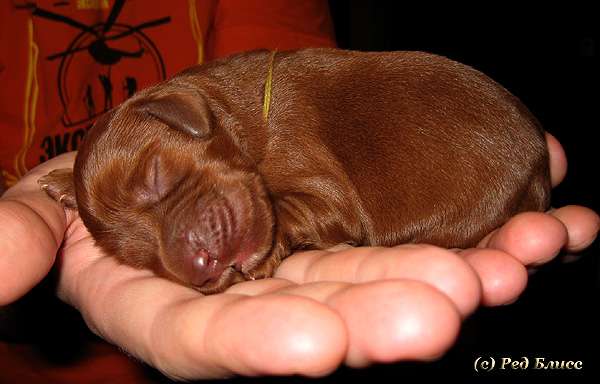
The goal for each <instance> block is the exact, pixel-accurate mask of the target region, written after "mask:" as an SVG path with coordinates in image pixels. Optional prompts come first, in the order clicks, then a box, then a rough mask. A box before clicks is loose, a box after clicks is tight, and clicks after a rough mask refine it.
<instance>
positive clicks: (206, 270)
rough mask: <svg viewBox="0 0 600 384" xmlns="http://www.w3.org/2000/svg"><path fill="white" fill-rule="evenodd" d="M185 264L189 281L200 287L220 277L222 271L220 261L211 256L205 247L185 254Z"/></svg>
mask: <svg viewBox="0 0 600 384" xmlns="http://www.w3.org/2000/svg"><path fill="white" fill-rule="evenodd" d="M184 264H185V271H186V275H187V277H188V279H189V282H190V283H191V284H193V285H195V286H198V287H200V286H202V285H204V284H206V283H207V282H208V281H209V280H211V279H215V278H218V277H219V276H220V275H221V273H222V270H219V269H220V268H219V261H218V260H217V259H214V258H212V257H210V253H209V252H208V251H207V250H206V249H204V248H202V249H200V250H198V251H197V252H195V253H190V254H187V255H185V256H184ZM221 269H222V268H221Z"/></svg>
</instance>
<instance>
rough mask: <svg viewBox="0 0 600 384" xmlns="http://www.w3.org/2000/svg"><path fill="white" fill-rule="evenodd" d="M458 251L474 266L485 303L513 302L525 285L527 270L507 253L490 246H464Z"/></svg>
mask: <svg viewBox="0 0 600 384" xmlns="http://www.w3.org/2000/svg"><path fill="white" fill-rule="evenodd" d="M460 255H461V256H462V257H464V259H465V260H466V261H467V262H468V263H469V264H470V265H471V266H472V267H473V269H475V271H476V272H477V274H478V275H479V279H480V280H481V285H482V298H481V303H482V304H483V305H486V306H496V305H505V304H510V303H513V302H514V301H516V300H517V299H518V297H519V296H520V295H521V293H523V290H525V287H526V286H527V280H528V275H527V270H526V269H525V267H524V266H523V264H521V262H520V261H519V260H517V259H515V258H514V257H512V256H510V255H509V254H507V253H505V252H502V251H498V250H493V249H474V248H471V249H466V250H464V251H460Z"/></svg>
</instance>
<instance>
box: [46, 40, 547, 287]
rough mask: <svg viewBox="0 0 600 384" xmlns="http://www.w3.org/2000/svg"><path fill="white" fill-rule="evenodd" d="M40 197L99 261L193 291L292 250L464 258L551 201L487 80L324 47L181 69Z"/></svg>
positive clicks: (538, 151) (540, 168)
mask: <svg viewBox="0 0 600 384" xmlns="http://www.w3.org/2000/svg"><path fill="white" fill-rule="evenodd" d="M73 181H74V183H73ZM41 184H42V187H43V188H44V189H45V190H46V191H47V192H48V193H49V194H50V195H51V196H52V197H54V198H56V199H57V200H60V201H62V202H63V203H64V204H65V205H66V206H68V207H71V208H77V209H78V210H79V214H80V216H81V218H82V219H83V222H84V223H85V225H86V226H87V228H88V229H89V230H90V232H91V234H92V236H93V237H94V239H95V240H96V243H97V244H98V245H99V246H100V247H101V248H102V249H103V250H104V251H105V252H106V253H108V254H110V255H114V256H116V257H117V258H118V259H119V260H121V261H122V262H124V263H127V264H129V265H133V266H135V267H140V268H151V269H152V270H154V271H155V272H156V273H157V274H158V275H160V276H164V277H167V278H170V279H173V280H175V281H178V282H181V283H184V284H187V285H190V286H194V287H196V288H197V289H198V290H199V291H201V292H204V293H214V292H219V291H222V290H223V289H225V288H227V287H228V286H230V285H231V284H233V283H234V282H236V281H241V280H246V279H255V278H260V277H266V276H270V275H271V273H272V271H273V269H274V268H275V267H276V266H277V265H278V264H279V263H280V262H281V260H282V259H283V258H285V257H286V256H288V255H290V253H292V252H293V251H294V250H296V249H302V248H304V249H306V248H327V247H330V246H332V245H334V244H338V243H342V242H347V243H351V244H354V245H395V244H400V243H409V242H425V243H432V244H437V245H440V246H444V247H469V246H473V245H474V244H476V243H477V242H478V241H479V240H480V239H481V238H482V237H483V236H484V235H485V234H487V233H489V232H490V231H491V230H493V229H494V228H496V227H498V226H500V225H501V224H503V223H504V222H505V221H506V220H507V219H508V218H509V217H511V216H512V215H514V214H516V213H517V212H521V211H526V210H538V211H539V210H545V209H546V208H547V207H548V205H549V190H550V178H549V170H548V153H547V149H546V145H545V141H544V137H543V132H542V130H541V128H540V127H539V124H538V123H537V121H536V120H535V118H534V117H533V116H532V115H531V114H530V113H529V112H528V110H527V109H526V108H525V107H524V106H523V105H522V104H521V103H520V102H519V100H518V99H517V98H515V97H514V96H512V95H511V94H510V93H509V92H507V91H506V90H505V89H504V88H502V87H501V86H500V85H498V84H496V83H495V82H493V81H492V80H491V79H489V78H488V77H486V76H485V75H483V74H481V73H479V72H477V71H475V70H474V69H472V68H469V67H467V66H465V65H462V64H459V63H456V62H453V61H451V60H448V59H445V58H442V57H439V56H434V55H430V54H424V53H417V52H394V53H358V52H348V51H339V50H326V49H315V50H312V49H311V50H303V51H298V52H277V53H273V52H266V51H262V52H253V53H247V54H241V55H238V56H234V57H231V58H229V59H226V60H222V61H217V62H213V63H209V64H206V65H202V66H198V67H194V68H190V69H189V70H187V71H184V72H182V73H181V74H179V75H177V76H176V77H174V78H173V79H171V80H169V81H166V82H164V83H162V84H159V85H157V86H154V87H151V88H148V89H146V90H144V91H142V92H140V93H139V94H137V95H135V96H134V97H132V98H131V99H129V100H128V101H126V102H124V103H123V104H122V105H120V106H119V107H118V108H116V109H114V110H112V111H111V112H109V113H108V114H106V115H104V116H103V117H102V118H100V119H99V120H98V121H97V122H96V124H95V126H94V127H93V128H92V129H91V130H90V132H89V133H88V136H87V139H86V140H85V143H84V144H83V146H82V147H81V149H80V151H79V153H78V155H77V159H76V161H75V167H74V170H73V171H71V170H58V171H55V172H53V173H51V174H49V175H48V176H46V177H45V178H43V179H42V180H41ZM75 196H76V198H75Z"/></svg>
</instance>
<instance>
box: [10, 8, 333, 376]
mask: <svg viewBox="0 0 600 384" xmlns="http://www.w3.org/2000/svg"><path fill="white" fill-rule="evenodd" d="M119 5H121V6H122V7H119ZM113 11H114V12H113ZM334 45H335V40H334V36H333V28H332V25H331V19H330V16H329V10H328V6H327V1H325V0H167V1H165V0H128V1H125V2H124V3H121V1H120V0H68V1H67V0H64V1H61V0H37V1H32V0H11V1H8V0H3V1H0V84H1V86H0V170H1V171H2V176H3V177H4V179H5V180H6V181H7V183H8V185H11V184H14V183H15V182H16V181H17V180H18V179H19V178H20V177H21V176H22V175H23V174H25V173H26V172H27V170H28V169H30V168H32V167H34V166H35V165H37V164H39V163H41V162H43V161H45V160H47V159H49V158H52V157H54V156H56V155H58V154H60V153H63V152H67V151H72V150H76V149H77V146H78V145H79V143H80V142H81V140H82V138H83V136H84V134H85V132H86V130H87V129H89V127H90V126H91V125H92V124H93V122H94V120H95V118H96V117H97V116H98V115H99V114H101V113H103V112H104V111H106V110H107V109H109V108H111V107H113V106H116V105H117V104H119V103H120V102H122V101H123V100H125V99H126V98H127V97H129V96H130V95H131V94H132V93H134V92H135V91H136V90H139V89H142V88H144V87H146V86H148V85H150V84H153V83H156V82H158V81H160V80H162V79H164V78H166V77H169V76H170V75H172V74H174V73H176V72H178V71H180V70H181V69H183V68H185V67H188V66H191V65H193V64H196V63H200V62H203V61H207V60H211V59H214V58H218V57H223V56H226V55H229V54H231V53H235V52H240V51H244V50H251V49H258V48H267V49H278V50H286V49H295V48H302V47H309V46H313V47H316V46H321V47H324V46H325V47H332V46H334ZM90 350H91V351H92V352H91V353H89V354H87V355H85V356H82V358H81V359H80V360H79V361H77V362H75V363H73V364H71V365H68V366H56V365H53V364H52V363H50V362H48V361H47V360H44V359H42V358H40V357H39V355H37V354H36V353H35V352H34V351H33V350H32V349H30V348H28V346H27V345H16V344H9V343H2V342H0V383H90V382H94V383H96V382H97V383H117V384H118V383H147V382H148V379H147V377H146V376H145V375H144V373H143V370H142V369H141V364H139V363H137V362H135V361H134V360H132V359H130V358H128V357H126V356H125V355H124V354H122V353H120V352H119V351H118V350H117V349H116V348H115V347H112V346H110V345H108V344H106V343H94V345H92V346H91V347H90Z"/></svg>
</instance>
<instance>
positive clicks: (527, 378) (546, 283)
mask: <svg viewBox="0 0 600 384" xmlns="http://www.w3.org/2000/svg"><path fill="white" fill-rule="evenodd" d="M298 1H301V0H298ZM329 3H330V5H331V11H332V16H333V19H334V23H335V28H336V36H337V39H338V44H339V46H340V47H341V48H347V49H357V50H369V51H383V50H420V51H427V52H432V53H437V54H440V55H444V56H447V57H449V58H451V59H454V60H457V61H460V62H463V63H465V64H468V65H471V66H473V67H475V68H476V69H478V70H480V71H482V72H484V73H486V74H487V75H488V76H490V77H491V78H493V79H494V80H496V81H497V82H499V83H500V84H502V85H504V86H505V87H506V88H507V89H508V90H509V91H511V92H512V93H513V94H515V95H516V96H518V97H519V98H520V99H521V100H522V101H523V102H524V103H525V104H526V105H527V106H528V107H529V109H530V110H531V111H532V112H533V114H534V115H535V116H537V118H538V119H539V120H540V121H541V123H542V125H543V126H544V127H545V129H546V130H548V131H549V132H550V133H552V134H553V135H555V136H556V137H557V138H558V139H559V141H560V142H561V143H562V144H563V147H564V148H565V151H566V153H567V157H568V160H569V170H568V173H567V178H566V179H565V181H564V182H563V183H562V184H561V185H560V186H559V187H558V188H556V189H555V190H554V191H553V197H552V201H553V206H555V207H559V206H563V205H567V204H579V205H584V206H588V207H590V208H593V209H594V210H596V211H600V206H599V205H600V199H598V197H597V196H599V192H600V190H599V187H598V186H597V185H596V179H597V175H598V172H597V166H598V164H599V161H598V160H599V154H598V152H599V148H598V141H597V136H598V133H597V129H598V127H599V126H600V125H599V124H598V123H599V121H598V120H599V119H598V112H597V111H598V110H600V109H599V108H598V107H599V106H598V100H599V98H598V91H599V89H600V88H599V87H598V85H599V84H598V68H600V67H599V66H598V46H597V44H598V40H597V34H596V25H595V23H597V16H595V15H597V13H594V12H593V11H592V10H591V5H589V4H588V5H584V4H580V3H574V2H569V3H567V4H562V5H560V6H559V5H556V6H549V5H548V4H544V5H543V7H541V6H540V7H537V8H526V7H524V6H523V5H522V4H521V5H512V4H509V3H507V2H502V3H497V4H495V5H490V4H485V5H481V6H479V7H466V6H465V7H461V6H459V5H457V4H452V5H451V6H448V5H445V6H443V7H440V5H438V4H434V3H425V4H423V5H421V6H419V7H415V6H410V7H409V6H408V3H407V2H405V1H389V2H385V1H367V0H350V1H347V0H330V1H329ZM595 17H596V19H595ZM599 243H600V241H596V243H595V244H594V245H593V246H592V247H591V248H590V249H588V250H587V251H585V252H584V253H583V257H581V258H579V259H576V260H574V261H571V262H565V257H563V256H564V255H563V256H560V257H558V258H557V259H556V260H555V261H553V262H551V263H549V264H547V265H545V266H543V267H542V268H540V269H539V270H538V271H537V272H536V273H535V274H533V275H531V276H530V281H529V285H528V287H527V289H526V291H525V292H524V294H523V295H522V296H521V298H520V299H519V300H518V301H517V302H516V303H514V304H512V305H509V306H504V307H499V308H482V309H480V310H478V311H477V312H476V313H475V314H474V315H472V316H471V317H470V318H469V319H467V320H466V321H465V323H464V324H463V327H462V331H461V334H460V336H459V338H458V341H457V343H456V345H455V346H454V347H453V348H452V349H451V350H450V351H449V352H448V353H447V354H446V355H445V356H444V357H443V358H442V359H441V360H439V361H436V362H432V363H411V362H408V363H407V362H403V363H398V364H390V365H378V366H374V367H371V368H368V369H362V370H353V369H348V368H340V369H339V370H338V371H336V372H335V373H334V374H333V375H331V376H329V377H326V378H323V379H319V380H316V381H317V382H326V383H334V382H349V381H351V380H352V381H357V382H367V381H377V382H380V381H381V382H397V383H400V382H405V381H407V380H408V382H413V381H416V380H419V381H421V380H425V381H428V379H441V380H444V379H445V380H452V381H455V380H458V381H459V382H465V381H474V382H489V381H502V382H511V383H512V382H517V381H524V382H532V381H543V382H547V381H548V379H555V381H558V382H565V381H568V382H572V381H575V382H591V381H595V380H597V377H598V364H599V363H600V353H599V352H598V344H597V342H598V339H599V338H598V335H599V332H598V324H599V321H598V320H600V317H599V316H598V315H597V314H596V311H597V310H598V309H599V308H598V307H599V306H598V298H599V297H600V295H599V293H600V284H599V282H600V264H599V262H598V256H599V255H600V246H599ZM48 284H51V282H49V283H48ZM40 291H41V292H44V287H43V286H42V287H41V288H40V289H39V290H38V292H40ZM30 296H31V295H30ZM33 296H35V295H33ZM27 300H33V299H28V298H26V299H25V300H24V304H23V305H27ZM39 303H40V302H39V301H37V304H36V305H38V306H39V307H38V313H47V312H46V311H45V309H49V308H52V310H53V312H54V313H55V308H54V307H53V306H55V305H56V303H55V302H54V303H53V302H51V301H50V299H49V298H48V300H47V301H42V303H43V304H39ZM44 303H45V304H44ZM44 305H45V306H47V307H48V308H44ZM0 315H1V314H0ZM36 320H37V319H30V320H29V322H31V324H30V325H29V326H28V325H27V324H26V323H27V320H25V322H24V323H22V324H17V325H18V326H19V327H24V328H26V329H27V332H26V333H27V334H29V335H30V336H31V337H32V338H34V339H35V338H37V337H41V336H42V335H43V337H45V340H44V344H43V345H41V346H40V348H41V352H43V351H44V349H45V348H48V349H51V350H52V354H51V355H52V356H54V357H53V358H54V359H55V360H57V361H61V359H63V360H65V361H68V360H69V359H70V358H72V356H76V355H77V354H78V352H77V345H78V340H81V336H89V332H88V331H87V330H86V328H85V326H84V325H82V323H81V321H80V320H79V315H78V314H77V313H76V312H75V311H74V310H72V309H69V308H65V313H64V315H62V314H61V315H57V316H54V317H52V318H50V319H47V321H46V322H45V323H47V327H44V329H41V328H38V332H37V335H36V332H32V331H31V329H36V323H37V324H38V325H39V323H38V322H37V321H36ZM48 328H49V329H54V330H56V329H60V328H62V329H66V330H67V331H66V332H48ZM57 345H62V346H65V348H64V351H65V355H64V356H61V355H60V354H59V355H57V354H56V353H57V351H56V346H57ZM479 356H493V357H495V358H500V357H505V356H506V357H512V358H520V357H521V356H527V357H529V358H535V357H545V358H547V359H551V360H583V364H584V369H583V371H567V372H560V371H552V372H534V371H532V370H528V371H525V372H514V371H511V372H502V373H498V371H496V372H493V373H490V374H477V373H475V372H474V371H473V362H474V360H475V359H476V358H477V357H479ZM149 376H150V377H153V378H154V379H155V380H156V381H157V382H161V383H162V382H165V383H167V382H168V381H167V380H166V379H165V378H163V377H162V376H161V375H160V374H158V373H157V372H155V371H152V370H150V369H149ZM308 381H309V380H308V379H302V378H299V377H293V378H258V379H247V378H237V379H234V380H232V382H234V383H245V382H251V383H265V382H266V383H283V382H286V383H288V382H308ZM310 381H313V380H310Z"/></svg>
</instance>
